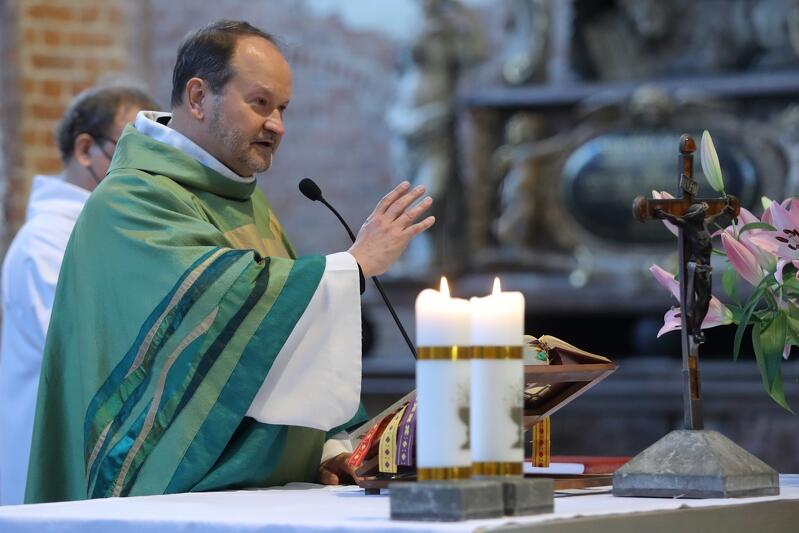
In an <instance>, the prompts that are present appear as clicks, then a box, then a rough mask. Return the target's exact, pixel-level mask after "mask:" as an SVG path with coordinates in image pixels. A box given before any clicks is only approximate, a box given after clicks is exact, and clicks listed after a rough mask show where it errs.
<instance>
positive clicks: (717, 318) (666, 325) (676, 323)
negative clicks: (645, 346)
mask: <svg viewBox="0 0 799 533" xmlns="http://www.w3.org/2000/svg"><path fill="white" fill-rule="evenodd" d="M727 324H732V311H730V310H729V309H728V308H727V306H725V305H724V304H723V303H721V302H720V301H719V299H718V298H716V297H713V298H712V299H711V300H710V308H709V309H708V312H707V316H705V319H704V320H703V321H702V329H708V328H715V327H716V326H726V325H727ZM681 327H682V322H681V314H680V308H679V307H672V308H671V309H669V310H668V311H666V314H665V315H664V316H663V327H662V328H660V331H658V337H660V336H661V335H663V334H664V333H668V332H669V331H677V330H679V329H680V328H681Z"/></svg>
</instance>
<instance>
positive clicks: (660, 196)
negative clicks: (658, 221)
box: [652, 190, 679, 237]
mask: <svg viewBox="0 0 799 533" xmlns="http://www.w3.org/2000/svg"><path fill="white" fill-rule="evenodd" d="M652 198H654V199H655V200H672V199H674V195H672V194H670V193H667V192H666V191H654V190H653V191H652ZM663 224H664V225H665V226H666V229H667V230H669V231H670V232H672V233H673V234H674V236H675V237H676V236H677V235H678V231H679V230H678V229H677V226H675V225H674V224H672V223H671V222H669V221H668V220H664V221H663Z"/></svg>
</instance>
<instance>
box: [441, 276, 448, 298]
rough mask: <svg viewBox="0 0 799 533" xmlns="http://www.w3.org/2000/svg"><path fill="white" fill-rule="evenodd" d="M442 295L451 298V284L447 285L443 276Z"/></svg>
mask: <svg viewBox="0 0 799 533" xmlns="http://www.w3.org/2000/svg"><path fill="white" fill-rule="evenodd" d="M441 294H442V295H443V296H445V297H447V298H449V283H447V278H446V277H445V276H441Z"/></svg>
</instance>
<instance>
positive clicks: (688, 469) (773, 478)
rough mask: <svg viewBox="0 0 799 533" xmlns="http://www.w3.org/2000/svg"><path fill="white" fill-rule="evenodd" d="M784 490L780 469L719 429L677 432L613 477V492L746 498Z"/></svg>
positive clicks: (666, 496) (672, 496)
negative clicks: (775, 468)
mask: <svg viewBox="0 0 799 533" xmlns="http://www.w3.org/2000/svg"><path fill="white" fill-rule="evenodd" d="M779 493H780V486H779V478H778V474H777V472H776V471H775V470H774V469H773V468H771V467H770V466H768V465H767V464H766V463H764V462H763V461H761V460H760V459H758V458H757V457H755V456H754V455H752V454H750V453H749V452H747V451H746V450H744V449H743V448H741V447H740V446H738V445H737V444H735V443H734V442H732V441H731V440H730V439H728V438H727V437H725V436H724V435H722V434H721V433H719V432H718V431H706V430H677V431H672V432H671V433H669V434H668V435H666V436H665V437H663V438H662V439H660V440H659V441H657V442H656V443H655V444H653V445H652V446H650V447H649V448H647V449H645V450H644V451H642V452H641V453H639V454H638V455H637V456H635V457H634V458H633V459H632V460H630V462H629V463H627V464H626V465H624V466H623V467H621V468H620V469H619V470H618V471H617V472H616V473H615V474H614V476H613V495H614V496H645V497H655V498H741V497H751V496H773V495H776V494H779Z"/></svg>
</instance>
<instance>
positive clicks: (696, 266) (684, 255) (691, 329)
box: [633, 135, 741, 429]
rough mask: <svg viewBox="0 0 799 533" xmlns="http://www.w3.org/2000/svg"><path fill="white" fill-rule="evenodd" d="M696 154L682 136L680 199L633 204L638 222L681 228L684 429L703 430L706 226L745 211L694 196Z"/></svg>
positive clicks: (734, 203)
mask: <svg viewBox="0 0 799 533" xmlns="http://www.w3.org/2000/svg"><path fill="white" fill-rule="evenodd" d="M694 152H696V143H695V142H694V140H693V139H692V138H691V137H690V136H688V135H683V136H682V137H680V156H679V161H680V164H679V181H678V184H677V186H678V191H679V192H678V193H677V194H678V195H679V197H678V198H674V199H663V200H654V199H648V198H644V197H643V196H639V197H637V198H636V199H635V200H634V202H633V216H635V218H636V219H638V220H639V221H641V222H643V221H645V220H648V219H651V218H658V219H662V220H668V221H670V222H672V223H674V224H675V225H676V226H677V228H678V244H677V246H678V248H679V252H680V259H679V260H680V323H681V326H682V327H681V334H682V364H683V366H682V373H683V407H684V415H685V428H686V429H702V428H703V425H704V424H703V421H702V397H701V394H700V390H699V345H700V344H701V343H702V342H704V336H703V333H702V330H701V324H702V320H704V318H705V315H707V310H708V305H709V304H710V297H711V295H710V290H711V279H712V278H711V272H712V269H711V267H710V255H711V252H712V245H711V242H710V233H709V232H708V230H707V226H708V224H710V222H712V221H713V220H714V219H715V218H716V217H718V216H721V215H723V214H726V215H728V216H730V217H737V216H738V214H739V213H740V210H741V204H740V202H739V201H738V199H737V198H735V197H734V196H727V197H726V198H694V196H695V195H696V193H697V192H698V191H699V184H698V183H697V182H696V181H694Z"/></svg>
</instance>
